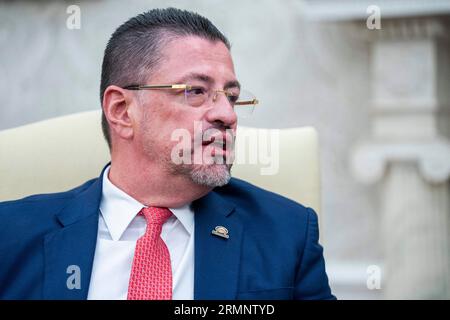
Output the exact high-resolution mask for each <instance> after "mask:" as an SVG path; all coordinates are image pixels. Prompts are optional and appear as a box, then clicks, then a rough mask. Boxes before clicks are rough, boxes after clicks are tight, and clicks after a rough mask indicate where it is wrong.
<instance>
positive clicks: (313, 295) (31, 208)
mask: <svg viewBox="0 0 450 320" xmlns="http://www.w3.org/2000/svg"><path fill="white" fill-rule="evenodd" d="M102 174H103V172H102ZM101 195H102V176H100V177H99V178H96V179H93V180H90V181H88V182H86V183H84V184H83V185H81V186H79V187H77V188H75V189H73V190H70V191H67V192H61V193H54V194H41V195H34V196H30V197H26V198H24V199H21V200H15V201H7V202H2V203H0V298H1V299H86V298H87V294H88V289H89V281H90V277H91V271H92V263H93V258H94V253H95V246H96V240H97V228H98V218H99V206H100V199H101ZM192 205H193V209H194V212H195V271H194V279H195V280H194V298H195V299H334V296H333V295H332V294H331V290H330V287H329V285H328V278H327V275H326V272H325V263H324V258H323V254H322V247H321V246H320V245H319V243H318V238H319V230H318V223H317V215H316V213H315V212H314V211H313V210H312V209H310V208H306V207H304V206H302V205H300V204H298V203H296V202H293V201H291V200H288V199H286V198H284V197H282V196H279V195H277V194H274V193H271V192H268V191H265V190H262V189H260V188H258V187H256V186H253V185H251V184H249V183H247V182H244V181H241V180H238V179H234V178H233V179H231V181H230V183H229V184H227V185H226V186H224V187H220V188H215V189H214V190H213V191H211V192H210V193H208V194H207V195H206V196H204V197H202V198H200V199H198V200H196V201H194V202H193V204H192ZM215 226H225V227H226V228H227V229H228V230H229V238H228V239H224V238H221V237H217V236H215V235H212V234H211V231H212V230H213V229H214V227H215ZM72 265H75V266H78V267H79V268H80V269H79V276H80V278H79V279H80V282H79V284H80V287H79V289H78V288H76V287H75V288H73V286H69V287H68V286H67V282H68V281H67V280H68V278H69V277H70V276H71V275H72V271H71V270H69V273H68V267H69V266H72Z"/></svg>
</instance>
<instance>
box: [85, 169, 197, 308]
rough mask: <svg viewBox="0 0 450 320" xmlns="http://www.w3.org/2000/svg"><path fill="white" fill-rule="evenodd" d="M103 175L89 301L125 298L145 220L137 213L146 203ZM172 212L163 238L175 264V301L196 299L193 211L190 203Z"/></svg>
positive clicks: (173, 265) (144, 227) (163, 227)
mask: <svg viewBox="0 0 450 320" xmlns="http://www.w3.org/2000/svg"><path fill="white" fill-rule="evenodd" d="M109 168H110V167H108V168H107V169H106V170H105V173H104V174H103V193H102V199H101V202H100V216H99V222H98V236H97V245H96V248H95V256H94V263H93V266H92V273H91V282H90V285H89V293H88V299H89V300H97V299H108V300H109V299H111V300H126V299H127V293H128V281H129V278H130V273H131V266H132V262H133V257H134V250H135V246H136V241H137V240H138V239H139V238H140V237H141V236H142V235H143V234H144V233H145V229H146V226H147V224H146V221H145V218H144V217H143V216H140V215H139V216H138V215H137V214H138V213H139V211H140V210H141V209H142V208H143V207H145V205H143V204H141V203H139V202H138V201H136V200H135V199H134V198H132V197H131V196H129V195H128V194H126V193H125V192H124V191H122V190H120V189H119V188H118V187H116V186H115V185H114V184H112V183H111V181H110V180H109V178H108V173H109ZM169 210H170V211H172V213H173V215H172V216H171V217H170V218H169V219H168V220H167V221H166V222H165V223H164V224H163V226H162V232H161V238H162V239H163V240H164V242H165V243H166V245H167V248H168V249H169V253H170V262H171V265H172V281H173V282H172V289H173V294H172V296H173V299H174V300H180V299H185V300H192V299H193V298H194V212H193V210H192V209H191V208H190V205H189V204H187V205H185V206H183V207H180V208H169Z"/></svg>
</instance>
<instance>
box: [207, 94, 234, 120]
mask: <svg viewBox="0 0 450 320" xmlns="http://www.w3.org/2000/svg"><path fill="white" fill-rule="evenodd" d="M206 120H207V121H208V122H210V123H216V124H221V125H222V126H224V127H225V128H235V127H236V124H237V115H236V112H235V111H234V109H233V106H232V105H231V103H230V102H229V101H228V98H227V97H226V96H225V94H222V93H219V92H215V96H213V102H212V107H211V108H209V109H208V111H207V113H206Z"/></svg>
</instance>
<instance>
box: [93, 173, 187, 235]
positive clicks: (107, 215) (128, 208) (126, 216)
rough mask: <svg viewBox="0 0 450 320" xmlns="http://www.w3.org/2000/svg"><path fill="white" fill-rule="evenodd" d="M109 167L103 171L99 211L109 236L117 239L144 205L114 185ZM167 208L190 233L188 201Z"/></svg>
mask: <svg viewBox="0 0 450 320" xmlns="http://www.w3.org/2000/svg"><path fill="white" fill-rule="evenodd" d="M109 169H110V166H108V168H106V169H105V172H104V173H103V181H102V182H103V189H102V199H101V202H100V212H101V214H102V217H103V220H104V221H105V224H106V227H107V228H108V231H109V233H110V235H111V238H112V239H113V240H114V241H117V240H120V238H121V237H122V234H123V233H124V232H125V230H126V229H127V227H128V225H129V224H130V223H131V221H132V220H133V219H134V218H135V217H136V215H137V214H138V213H139V211H141V209H142V208H143V207H145V205H144V204H142V203H140V202H139V201H137V200H136V199H134V198H133V197H131V196H130V195H128V194H127V193H125V192H124V191H123V190H121V189H119V188H118V187H116V186H115V185H114V184H113V183H112V182H111V181H110V180H109V178H108V174H109ZM169 210H170V211H171V212H172V213H173V215H174V216H175V217H176V218H177V219H178V220H179V221H180V223H181V224H182V225H183V227H184V228H185V229H186V231H187V232H188V233H189V234H190V235H191V234H192V232H193V228H194V211H193V210H192V208H191V205H190V203H188V204H186V205H184V206H182V207H179V208H169Z"/></svg>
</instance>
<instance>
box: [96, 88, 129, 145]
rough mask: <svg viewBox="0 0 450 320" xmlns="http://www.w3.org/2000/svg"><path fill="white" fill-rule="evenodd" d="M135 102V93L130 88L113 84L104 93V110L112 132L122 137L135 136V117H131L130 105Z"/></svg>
mask: <svg viewBox="0 0 450 320" xmlns="http://www.w3.org/2000/svg"><path fill="white" fill-rule="evenodd" d="M133 103H134V99H133V94H132V93H131V92H130V91H129V90H125V89H122V88H120V87H118V86H114V85H111V86H109V87H107V88H106V90H105V92H104V94H103V106H102V107H103V112H104V113H105V117H106V119H107V121H108V123H109V128H110V132H111V134H113V133H114V134H115V135H117V136H119V137H121V138H122V139H130V138H132V137H133V125H134V123H133V118H132V117H130V115H131V110H130V106H131V105H132V104H133Z"/></svg>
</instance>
